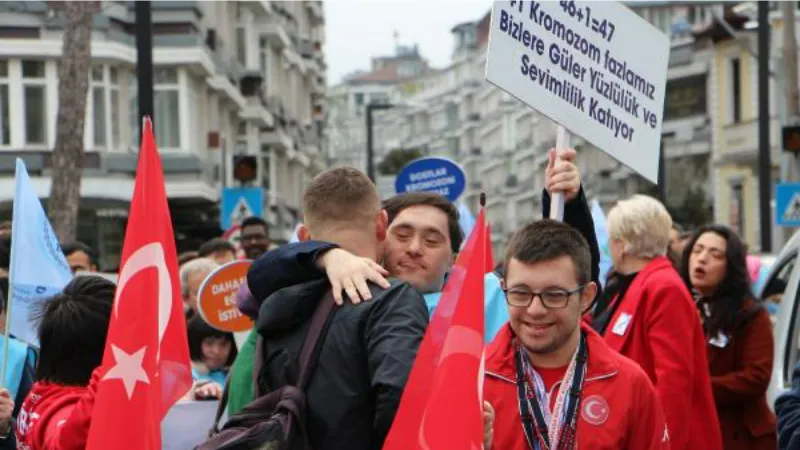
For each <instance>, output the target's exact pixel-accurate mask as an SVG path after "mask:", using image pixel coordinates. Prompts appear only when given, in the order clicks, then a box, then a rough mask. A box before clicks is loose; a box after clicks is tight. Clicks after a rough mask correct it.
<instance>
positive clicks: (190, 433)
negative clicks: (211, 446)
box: [161, 400, 224, 450]
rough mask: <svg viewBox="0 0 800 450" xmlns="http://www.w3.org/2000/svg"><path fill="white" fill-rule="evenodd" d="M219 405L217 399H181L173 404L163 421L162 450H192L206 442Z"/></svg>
mask: <svg viewBox="0 0 800 450" xmlns="http://www.w3.org/2000/svg"><path fill="white" fill-rule="evenodd" d="M218 405H219V402H218V401H216V400H206V401H181V402H178V403H175V404H174V405H172V408H170V409H169V412H167V416H166V417H164V420H162V421H161V450H192V449H193V448H195V447H197V446H198V445H200V444H202V443H203V442H205V441H206V439H208V431H209V430H210V429H211V425H213V424H214V419H215V418H216V416H217V406H218ZM220 423H224V420H222V421H221V422H220Z"/></svg>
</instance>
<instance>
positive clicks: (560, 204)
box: [550, 125, 569, 222]
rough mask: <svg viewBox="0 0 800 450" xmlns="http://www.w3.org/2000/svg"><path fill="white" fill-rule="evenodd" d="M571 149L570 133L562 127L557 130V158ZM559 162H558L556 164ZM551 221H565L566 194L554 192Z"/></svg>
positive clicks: (551, 204) (551, 196)
mask: <svg viewBox="0 0 800 450" xmlns="http://www.w3.org/2000/svg"><path fill="white" fill-rule="evenodd" d="M568 148H569V131H567V129H566V128H564V127H563V126H562V125H559V126H558V128H557V129H556V157H558V155H559V154H560V153H561V152H563V151H564V150H566V149H568ZM557 163H558V161H556V164H557ZM550 219H553V220H557V221H559V222H563V221H564V194H563V193H561V192H553V193H552V194H550Z"/></svg>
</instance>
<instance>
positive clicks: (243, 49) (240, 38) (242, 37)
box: [236, 27, 247, 65]
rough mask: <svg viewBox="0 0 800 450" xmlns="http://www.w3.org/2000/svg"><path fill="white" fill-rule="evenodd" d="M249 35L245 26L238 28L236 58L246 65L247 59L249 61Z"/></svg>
mask: <svg viewBox="0 0 800 450" xmlns="http://www.w3.org/2000/svg"><path fill="white" fill-rule="evenodd" d="M246 41H247V37H246V33H245V29H244V28H243V27H239V28H237V29H236V59H238V60H239V64H241V65H245V61H247V44H246Z"/></svg>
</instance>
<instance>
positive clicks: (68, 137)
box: [48, 1, 100, 241]
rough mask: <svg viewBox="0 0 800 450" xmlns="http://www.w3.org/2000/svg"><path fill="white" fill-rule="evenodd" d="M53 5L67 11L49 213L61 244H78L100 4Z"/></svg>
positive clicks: (52, 4) (77, 2) (59, 73)
mask: <svg viewBox="0 0 800 450" xmlns="http://www.w3.org/2000/svg"><path fill="white" fill-rule="evenodd" d="M58 3H60V2H50V5H51V6H53V7H56V8H58V9H60V10H62V12H63V17H64V36H63V47H62V52H61V66H60V68H59V71H58V115H57V118H56V145H55V148H54V149H53V155H52V161H53V184H52V186H51V187H50V202H49V205H48V211H49V215H50V222H51V223H52V225H53V230H54V231H55V233H56V235H57V236H58V237H59V239H60V240H62V241H72V240H75V238H76V235H77V231H78V206H79V204H80V200H81V176H82V175H83V172H82V171H83V150H84V149H83V126H84V119H85V117H86V93H87V89H88V87H89V68H90V67H91V62H92V57H91V44H92V17H93V15H94V13H95V12H96V11H97V10H98V8H99V5H100V2H80V1H69V2H64V3H60V5H58Z"/></svg>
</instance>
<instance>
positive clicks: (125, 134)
mask: <svg viewBox="0 0 800 450" xmlns="http://www.w3.org/2000/svg"><path fill="white" fill-rule="evenodd" d="M51 3H52V2H36V1H32V2H0V216H2V217H5V218H8V217H9V216H10V208H11V200H12V196H13V192H14V189H13V184H14V178H13V177H14V172H13V171H14V160H15V158H16V157H21V158H23V159H24V160H25V162H26V164H27V167H28V170H29V171H30V174H31V178H32V180H33V183H34V186H35V187H36V190H37V193H38V195H39V197H40V198H42V199H43V200H44V201H45V205H46V199H47V197H48V195H49V192H50V184H51V178H50V177H51V174H52V166H51V155H50V152H51V151H52V148H53V146H54V144H55V127H56V123H55V121H56V114H57V108H58V98H57V97H58V92H57V91H58V64H59V60H60V58H61V48H62V31H63V21H62V19H61V16H60V12H59V11H57V10H54V9H52V7H51ZM152 20H153V44H154V50H153V60H154V66H155V67H154V84H155V86H154V91H155V98H154V100H155V102H154V103H155V111H154V113H155V117H154V128H155V132H156V138H157V143H158V146H159V150H160V153H161V157H162V164H163V167H164V172H165V179H166V190H167V196H168V198H169V205H170V210H171V214H172V220H173V227H174V229H175V235H176V240H177V243H178V249H179V251H180V250H185V249H191V248H196V247H197V246H198V245H199V244H200V243H202V242H203V241H205V240H206V239H208V238H211V237H214V236H218V235H220V234H221V232H222V231H223V230H220V228H219V199H220V191H221V188H222V187H224V186H234V185H235V181H234V180H233V177H232V174H231V166H232V164H231V161H232V160H233V158H234V156H236V155H250V156H255V157H256V158H257V161H258V162H259V164H258V178H257V182H256V184H258V185H262V186H264V187H265V189H266V190H267V193H268V195H267V196H266V197H267V200H266V202H267V204H266V205H265V210H266V211H267V214H266V218H267V220H268V221H269V222H270V224H271V226H272V230H271V233H272V235H273V237H275V238H277V239H281V238H284V239H285V238H287V237H288V236H289V235H290V234H291V230H292V228H293V226H294V224H295V223H296V222H297V219H298V217H299V216H300V198H301V193H302V189H303V186H304V184H305V182H306V181H307V180H308V179H309V178H310V177H312V176H313V175H314V174H315V173H317V172H318V171H320V170H322V168H323V167H324V165H325V161H324V158H323V155H324V152H325V150H326V149H325V145H326V144H325V133H324V130H323V123H324V122H323V114H324V109H325V85H326V75H325V74H326V66H325V58H324V52H323V46H324V23H325V18H324V13H323V9H322V6H321V2H318V1H302V2H279V1H252V2H244V1H241V2H221V1H219V2H193V1H180V2H158V1H156V2H152ZM91 45H92V47H91V56H92V66H91V68H90V71H89V72H90V73H89V77H90V85H89V92H88V98H87V110H86V127H85V130H84V146H85V149H86V155H85V158H84V161H83V167H84V172H83V173H84V174H83V180H82V186H81V207H80V221H79V226H80V229H79V232H78V237H79V239H81V240H83V241H85V242H87V243H88V244H89V245H91V246H92V247H94V248H95V249H96V250H97V252H98V254H99V256H100V262H101V266H102V267H103V268H113V267H115V266H116V265H117V264H118V261H119V254H120V251H121V245H122V239H123V237H124V233H125V224H126V218H127V213H128V207H129V203H130V199H131V196H132V193H133V182H134V177H135V169H136V162H137V152H138V140H139V139H138V133H139V131H138V130H139V124H138V123H137V122H138V119H137V111H138V107H137V105H138V102H137V93H136V91H137V81H136V45H135V36H134V5H133V2H119V1H118V2H102V5H101V9H100V11H99V12H98V13H97V14H96V15H95V17H94V20H93V24H92V44H91Z"/></svg>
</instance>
